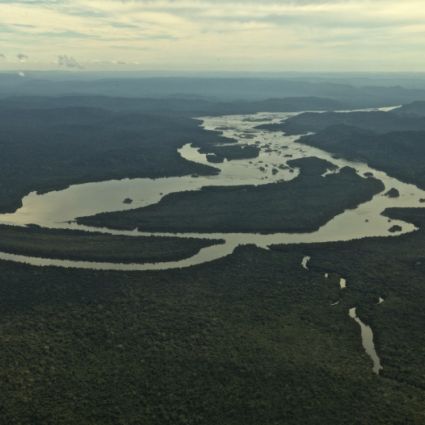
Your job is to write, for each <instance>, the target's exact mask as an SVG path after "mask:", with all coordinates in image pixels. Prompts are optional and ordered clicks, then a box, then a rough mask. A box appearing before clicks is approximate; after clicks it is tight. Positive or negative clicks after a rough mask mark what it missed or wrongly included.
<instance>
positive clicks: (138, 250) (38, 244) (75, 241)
mask: <svg viewBox="0 0 425 425" xmlns="http://www.w3.org/2000/svg"><path fill="white" fill-rule="evenodd" d="M219 242H220V241H214V240H211V241H207V240H202V239H190V238H188V239H182V238H161V237H158V238H157V237H141V236H138V237H131V236H111V235H107V234H101V233H86V232H80V231H69V230H50V229H41V228H38V227H34V226H31V227H25V228H22V227H11V226H2V225H0V251H3V252H8V253H12V254H21V255H28V256H32V257H47V258H60V259H66V260H81V261H111V262H117V263H132V262H138V263H140V262H142V263H150V262H162V261H176V260H181V259H184V258H187V257H190V256H192V255H195V254H196V253H197V252H198V251H199V250H200V249H201V248H204V247H206V246H210V245H212V244H214V243H219Z"/></svg>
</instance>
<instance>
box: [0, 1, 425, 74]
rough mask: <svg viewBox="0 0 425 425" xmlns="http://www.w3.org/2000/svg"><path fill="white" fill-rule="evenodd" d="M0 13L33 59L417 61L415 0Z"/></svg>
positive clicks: (2, 29)
mask: <svg viewBox="0 0 425 425" xmlns="http://www.w3.org/2000/svg"><path fill="white" fill-rule="evenodd" d="M0 16H1V24H0V35H1V37H2V41H1V42H2V49H4V51H5V52H8V53H9V52H19V51H22V50H23V51H26V52H27V53H28V55H30V56H31V59H32V60H31V65H32V66H35V62H34V60H33V58H37V61H40V62H43V63H44V64H51V63H52V62H53V61H55V58H57V60H56V61H55V63H57V64H58V65H59V66H60V67H63V68H75V69H78V68H80V67H81V66H80V64H79V62H77V61H76V60H75V59H74V56H77V57H78V58H79V60H80V61H82V62H84V64H85V65H86V66H87V68H90V67H94V66H95V65H94V64H103V63H109V64H110V66H120V67H123V66H124V65H125V66H128V67H130V66H133V65H130V64H134V63H135V62H140V63H142V64H143V65H144V66H147V67H150V68H151V69H155V68H156V69H159V68H162V69H176V70H177V69H182V68H185V69H192V70H193V69H213V68H214V67H216V66H220V67H222V69H227V70H236V69H238V70H245V69H263V70H273V71H276V70H292V69H313V67H314V69H316V70H317V69H318V68H320V69H325V68H327V69H333V70H341V69H342V68H344V69H347V70H348V69H353V67H359V66H361V67H363V68H364V69H365V70H372V69H375V68H376V66H378V65H379V66H380V67H382V68H383V69H385V68H389V69H393V70H395V71H397V70H403V69H404V70H420V71H423V70H424V69H425V55H423V53H422V52H423V47H424V46H425V8H424V7H423V0H403V1H400V0H261V1H260V0H178V1H177V0H0ZM63 51H66V52H68V55H69V56H67V55H63V54H62V52H63ZM383 52H385V54H383ZM0 59H1V58H0ZM18 59H19V60H20V61H22V62H24V61H25V60H26V59H27V57H26V55H24V56H23V57H22V58H19V57H18ZM114 60H115V62H114ZM124 62H125V64H124ZM1 66H2V67H3V68H6V67H7V66H8V65H7V63H6V61H4V60H3V63H2V65H1ZM46 66H47V65H46ZM96 66H97V65H96ZM98 68H99V69H100V68H101V65H99V66H98Z"/></svg>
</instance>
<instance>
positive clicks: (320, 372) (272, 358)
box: [0, 209, 425, 425]
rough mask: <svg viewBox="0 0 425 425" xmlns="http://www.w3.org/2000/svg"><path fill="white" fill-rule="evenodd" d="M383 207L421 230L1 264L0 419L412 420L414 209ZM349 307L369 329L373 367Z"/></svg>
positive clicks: (419, 273) (419, 369) (419, 408)
mask: <svg viewBox="0 0 425 425" xmlns="http://www.w3.org/2000/svg"><path fill="white" fill-rule="evenodd" d="M386 214H388V215H389V216H390V217H392V218H400V219H404V220H408V221H413V222H414V223H415V224H416V225H418V226H419V227H420V230H419V231H418V232H415V233H413V234H408V235H403V236H401V237H399V238H395V239H394V238H368V239H363V240H358V241H350V242H341V243H327V244H311V245H303V246H300V245H292V246H275V247H272V249H271V250H270V251H265V250H261V249H257V248H255V247H253V246H245V247H240V248H238V249H237V250H236V251H235V253H234V254H232V255H231V256H229V257H226V258H223V259H220V260H218V261H216V262H214V263H210V264H203V265H200V266H197V267H193V268H190V269H183V270H173V271H161V272H135V273H122V272H119V273H117V272H94V271H78V270H63V269H57V268H52V267H48V268H42V269H39V268H37V269H36V268H33V267H29V266H23V265H17V264H13V263H8V262H0V266H1V269H2V273H1V275H0V282H1V284H0V310H1V311H2V314H1V316H0V343H1V345H2V347H3V349H2V350H1V351H0V375H1V377H2V382H3V384H2V391H1V393H0V405H1V407H2V409H1V411H0V418H1V420H2V421H3V422H4V423H9V424H17V423H25V424H26V423H28V424H29V423H37V422H38V423H44V424H50V423H51V424H53V423H54V424H60V425H71V424H74V423H93V424H102V425H112V424H115V423H117V421H121V422H122V423H126V424H136V423H140V422H143V423H145V424H170V425H171V424H182V425H183V424H193V425H195V424H199V423H211V422H213V423H226V424H227V423H234V424H245V425H246V424H248V425H254V424H258V423H273V422H275V423H283V422H284V423H285V425H301V424H302V425H313V424H317V418H318V417H319V418H320V421H322V422H326V423H338V424H346V425H351V424H352V418H353V415H355V417H356V419H357V420H358V421H360V422H361V423H368V424H374V425H396V424H399V423H406V424H412V425H421V423H422V417H423V416H422V414H423V391H424V388H425V380H424V377H425V367H424V364H423V356H424V355H425V352H424V347H425V335H424V333H423V323H424V321H425V316H424V311H423V308H422V304H421V302H418V300H422V299H423V297H424V296H425V287H424V285H423V272H424V266H425V260H424V255H423V245H424V242H425V232H424V230H423V228H424V225H425V212H424V210H421V209H410V210H408V211H405V210H392V211H387V212H386ZM305 255H311V261H310V263H309V270H308V271H306V270H304V269H303V268H302V267H300V262H301V260H302V258H303V257H304V256H305ZM217 270H220V273H217ZM324 273H328V277H327V278H326V277H325V276H324ZM341 276H345V277H347V279H349V282H350V285H349V286H348V287H347V288H346V289H345V290H344V291H343V293H341V290H340V287H339V280H340V277H341ZM379 297H383V298H385V303H383V304H381V305H377V300H378V298H379ZM338 299H339V300H340V303H339V304H338V305H334V306H331V304H332V303H334V302H335V300H338ZM353 306H357V307H358V314H359V316H360V317H361V318H362V320H363V321H364V322H365V323H367V324H369V325H370V326H371V327H372V328H373V330H374V336H375V345H376V349H377V351H378V353H379V356H380V358H381V360H382V365H383V367H384V369H383V370H382V372H381V375H380V376H379V377H376V375H374V374H373V372H372V370H371V368H372V364H371V361H370V359H369V357H368V356H367V355H366V354H365V352H364V349H363V347H362V344H361V338H360V331H359V328H358V326H357V325H356V323H354V322H353V321H352V320H351V319H350V318H349V317H348V310H349V309H350V308H352V307H353ZM52 318H54V320H52ZM99 383H101V385H100V384H99ZM12 394H13V396H11V395H12ZM282 400H285V402H284V403H282ZM82 406H83V407H84V408H82Z"/></svg>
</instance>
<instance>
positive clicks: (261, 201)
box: [78, 158, 384, 233]
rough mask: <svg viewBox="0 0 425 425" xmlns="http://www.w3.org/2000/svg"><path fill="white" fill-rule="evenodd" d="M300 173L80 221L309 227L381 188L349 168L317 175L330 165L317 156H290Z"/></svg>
mask: <svg viewBox="0 0 425 425" xmlns="http://www.w3.org/2000/svg"><path fill="white" fill-rule="evenodd" d="M290 165H291V166H294V167H300V168H301V174H300V176H298V177H297V178H296V179H294V180H293V181H290V182H283V183H276V184H268V185H262V186H237V187H206V188H203V189H202V190H200V191H196V192H180V193H175V194H171V195H168V196H165V197H164V198H163V199H162V200H161V201H160V202H159V203H158V204H155V205H151V206H148V207H146V208H139V209H134V210H129V211H123V212H117V213H104V214H98V215H95V216H92V217H84V218H79V219H78V221H79V222H80V223H83V224H89V225H92V226H101V227H113V228H120V229H134V228H135V227H138V228H139V229H142V230H146V231H151V230H156V231H173V232H175V231H177V232H183V231H200V232H217V231H224V232H266V233H267V232H275V231H282V232H307V231H313V230H316V229H318V228H319V227H320V226H321V225H323V224H325V223H326V222H327V221H329V220H330V219H331V218H332V217H334V216H335V215H336V214H339V213H341V212H343V211H344V210H345V209H347V208H354V207H355V206H357V205H358V204H359V203H362V202H365V201H367V200H369V199H371V198H372V196H373V195H375V194H376V193H378V192H380V191H381V190H383V189H384V187H383V185H382V183H381V182H379V181H377V180H375V179H363V178H361V177H359V176H358V175H357V174H356V173H355V171H354V170H353V169H351V168H344V169H343V170H341V172H340V173H338V174H335V175H329V176H327V177H321V174H323V173H324V172H325V171H326V169H327V168H330V167H332V165H331V164H330V163H328V162H326V161H323V160H319V159H317V158H305V159H302V160H297V161H291V162H290Z"/></svg>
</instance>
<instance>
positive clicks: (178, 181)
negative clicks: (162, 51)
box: [0, 108, 425, 271]
mask: <svg viewBox="0 0 425 425" xmlns="http://www.w3.org/2000/svg"><path fill="white" fill-rule="evenodd" d="M388 109H389V108H383V109H382V110H388ZM344 112H346V111H342V112H341V113H344ZM294 115H296V113H257V114H252V115H232V116H220V117H204V118H200V121H201V125H202V126H203V127H204V128H205V129H206V130H209V131H216V132H219V133H220V134H222V135H223V136H224V137H228V138H232V139H234V140H235V143H239V144H244V145H256V146H258V147H259V149H260V154H259V156H258V157H257V158H255V159H252V160H234V161H224V162H223V163H221V164H211V163H209V162H208V160H207V156H206V155H205V154H201V153H200V152H199V149H198V148H196V147H193V146H192V145H190V144H186V145H185V146H183V147H182V148H181V149H180V150H179V153H180V155H181V156H182V157H183V158H185V159H186V160H189V161H194V162H197V163H200V164H206V165H210V166H214V167H216V168H217V169H218V170H219V173H218V174H217V175H215V176H207V177H203V176H184V177H171V178H160V179H147V178H141V179H123V180H111V181H104V182H97V183H87V184H80V185H74V186H70V187H69V188H67V189H64V190H60V191H53V192H49V193H45V194H37V193H35V192H33V193H30V194H29V195H27V196H26V197H24V198H23V200H22V203H23V206H22V207H21V208H20V209H18V210H17V211H16V212H15V213H11V214H2V215H0V222H1V223H4V224H11V225H17V226H25V225H27V224H37V225H39V226H41V227H45V228H62V229H78V230H85V231H88V232H102V233H108V234H114V235H127V236H134V237H137V236H173V237H179V238H188V237H190V238H203V239H210V240H214V239H222V240H224V241H225V243H224V244H221V245H212V246H210V247H206V248H203V249H201V250H200V251H199V252H198V253H197V254H196V255H194V256H192V257H190V258H187V259H184V260H181V261H173V262H163V263H152V264H149V263H144V264H120V263H111V262H90V261H71V260H60V259H49V258H41V257H29V256H24V255H15V254H10V253H5V252H0V259H2V260H7V261H15V262H19V263H26V264H30V265H34V266H57V267H74V268H81V269H95V270H123V271H142V270H165V269H172V268H182V267H189V266H194V265H198V264H202V263H206V262H209V261H213V260H216V259H219V258H222V257H224V256H227V255H229V254H231V253H232V252H233V251H234V249H235V248H236V247H237V246H240V245H245V244H254V245H256V246H257V247H260V248H265V249H267V248H268V247H269V246H270V245H274V244H292V243H314V242H331V241H346V240H352V239H356V238H364V237H371V236H381V237H389V236H397V235H400V234H402V233H408V232H412V231H414V230H415V226H414V225H412V224H410V223H405V222H402V221H398V220H392V221H391V222H389V221H390V220H389V219H388V218H387V217H384V216H382V215H381V212H382V211H383V210H384V209H386V208H390V207H420V206H421V205H422V206H423V204H421V202H420V199H422V198H425V192H424V191H422V190H420V189H418V188H417V187H416V186H414V185H411V184H407V183H403V182H400V181H398V180H397V179H395V178H393V177H390V176H388V175H387V174H386V173H384V172H383V171H378V170H375V169H373V168H371V167H369V166H368V165H367V164H364V163H357V162H352V161H348V160H344V159H341V158H334V157H333V156H332V155H331V154H330V153H328V152H325V151H323V150H320V149H317V148H313V147H310V146H307V145H303V144H300V143H297V142H296V141H297V139H299V137H300V136H287V135H285V134H284V133H282V132H269V131H265V130H260V129H258V128H256V127H257V126H259V125H262V124H270V123H279V122H282V121H284V120H285V119H288V118H289V117H291V116H294ZM311 156H314V157H318V158H320V159H324V160H326V161H328V162H330V163H332V164H333V165H334V166H335V167H336V171H335V170H332V172H338V170H339V169H341V168H342V167H345V166H349V167H352V168H354V169H355V170H356V171H357V173H358V174H359V175H360V176H362V177H364V176H365V175H371V174H373V176H374V177H375V178H377V179H379V180H381V181H382V182H383V183H384V185H385V190H384V191H383V192H382V193H380V194H377V195H376V196H374V198H373V199H372V200H371V201H369V202H365V203H363V204H361V205H359V206H358V207H357V208H356V209H353V210H346V211H344V212H343V213H342V214H339V215H337V216H336V217H334V218H333V219H332V220H330V221H329V222H328V223H326V224H325V225H324V226H322V227H321V228H320V229H319V230H317V231H315V232H310V233H274V234H256V233H164V232H158V233H152V232H143V229H134V230H133V231H120V230H111V229H105V228H94V227H88V226H83V225H78V224H77V223H75V219H76V218H77V217H81V216H90V215H94V214H97V213H101V212H112V211H122V210H126V209H134V208H140V207H144V206H147V205H151V204H155V203H157V202H159V201H160V200H161V199H162V198H163V197H164V196H165V195H167V194H170V193H174V192H182V191H187V190H199V189H201V188H202V187H206V186H236V185H261V184H268V183H273V182H279V181H289V180H292V179H294V178H295V177H296V176H297V175H298V174H299V170H298V169H297V168H291V167H290V166H289V165H288V164H287V162H288V161H290V160H294V159H301V158H306V157H311ZM330 171H331V170H330ZM327 175H328V173H325V174H324V175H323V176H322V178H327ZM391 188H395V189H397V190H398V191H399V192H400V196H399V197H398V198H390V197H387V196H384V193H385V192H386V191H388V190H389V189H391ZM125 198H131V199H132V200H133V202H132V203H131V204H124V203H123V200H124V199H125ZM394 225H398V226H400V227H401V229H402V230H401V231H399V232H396V233H391V232H389V228H390V227H392V226H394ZM306 266H307V264H306Z"/></svg>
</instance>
